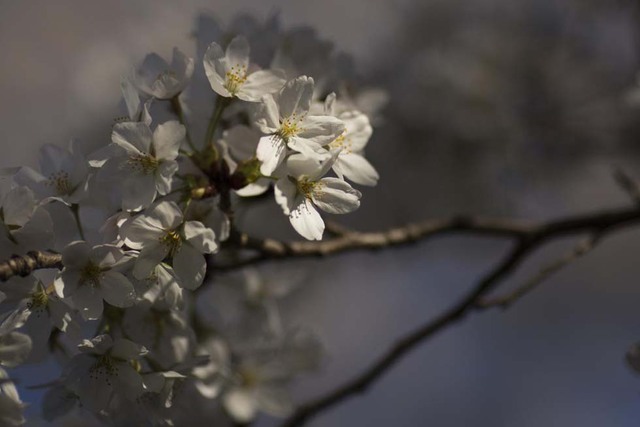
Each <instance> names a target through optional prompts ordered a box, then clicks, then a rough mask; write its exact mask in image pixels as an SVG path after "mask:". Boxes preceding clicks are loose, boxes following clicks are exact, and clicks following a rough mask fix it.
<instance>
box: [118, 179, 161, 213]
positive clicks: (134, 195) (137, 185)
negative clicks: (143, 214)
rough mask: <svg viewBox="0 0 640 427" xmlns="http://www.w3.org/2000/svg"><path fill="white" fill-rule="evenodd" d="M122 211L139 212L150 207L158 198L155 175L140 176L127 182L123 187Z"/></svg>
mask: <svg viewBox="0 0 640 427" xmlns="http://www.w3.org/2000/svg"><path fill="white" fill-rule="evenodd" d="M122 187H123V188H122V209H125V210H130V211H137V210H140V209H143V208H146V207H148V206H150V205H151V204H152V203H153V201H154V200H155V198H156V193H157V190H156V180H155V177H154V176H153V175H138V176H134V177H132V178H130V179H127V180H125V182H124V184H123V186H122Z"/></svg>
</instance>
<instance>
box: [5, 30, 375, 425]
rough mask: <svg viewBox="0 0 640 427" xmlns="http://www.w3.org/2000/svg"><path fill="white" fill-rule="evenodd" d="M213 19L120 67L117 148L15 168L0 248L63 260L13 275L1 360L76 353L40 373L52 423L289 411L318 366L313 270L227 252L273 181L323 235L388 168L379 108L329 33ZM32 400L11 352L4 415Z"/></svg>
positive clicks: (294, 222)
mask: <svg viewBox="0 0 640 427" xmlns="http://www.w3.org/2000/svg"><path fill="white" fill-rule="evenodd" d="M203 22H204V23H203ZM203 22H201V26H200V28H199V29H198V34H197V36H198V45H199V49H198V50H199V51H202V52H199V53H200V54H201V56H200V57H197V58H191V57H189V56H188V55H186V54H184V53H183V52H181V51H180V50H178V49H174V51H173V57H172V59H171V62H167V61H166V60H165V59H163V58H162V57H161V56H159V55H157V54H151V55H148V56H147V57H146V58H145V59H144V61H143V62H142V63H141V64H140V65H139V66H138V67H135V69H134V70H133V71H132V72H131V73H129V74H127V75H125V76H124V77H123V78H122V81H121V89H122V95H123V99H124V102H125V104H126V107H127V112H128V115H127V117H125V118H122V119H118V120H117V122H116V123H115V124H114V126H113V130H112V133H111V138H110V143H109V144H107V145H105V146H103V147H101V148H99V149H98V150H96V151H93V152H90V153H87V150H86V149H85V148H84V147H83V145H82V144H79V143H77V142H75V141H74V142H73V143H72V144H71V145H70V146H69V147H68V148H61V147H59V146H57V145H45V146H44V147H42V149H41V151H40V164H39V168H38V169H33V168H29V167H20V168H17V169H12V170H6V171H4V183H3V188H2V198H1V203H0V227H2V232H0V239H1V240H0V261H1V260H8V259H9V258H10V257H11V256H14V255H18V256H20V255H25V254H26V253H28V252H29V251H33V250H40V251H49V252H52V253H59V254H61V259H62V263H61V264H62V266H63V267H62V268H61V269H60V270H59V271H58V270H41V271H36V272H33V273H32V274H30V275H28V276H26V277H13V278H11V279H10V280H9V281H7V282H5V283H3V284H2V287H0V291H1V292H0V309H1V310H2V311H3V312H4V314H3V315H2V316H1V317H0V366H4V367H6V368H12V367H15V366H17V365H19V364H22V363H37V362H41V361H42V360H44V358H46V357H48V356H49V355H50V353H54V354H56V355H57V356H58V361H60V362H61V363H62V369H61V373H60V376H59V378H56V379H53V380H52V381H48V382H46V383H45V384H42V386H43V387H44V388H45V389H46V392H45V395H44V397H43V410H42V416H43V417H44V418H45V419H46V420H49V421H51V420H54V419H66V418H68V417H73V416H82V417H85V418H83V419H85V421H84V423H85V424H83V425H90V423H92V422H95V423H97V424H100V423H110V424H115V425H146V424H149V423H150V424H151V425H178V424H179V422H178V421H179V420H187V419H192V418H189V417H216V416H221V417H226V418H228V419H232V420H234V421H236V422H239V423H247V422H250V421H251V420H253V419H254V418H255V417H256V416H257V414H258V413H259V412H265V413H268V414H271V415H274V416H286V415H287V414H289V413H290V412H291V411H292V410H293V403H292V400H291V398H290V396H289V392H288V389H287V386H288V384H289V383H290V381H291V380H292V379H293V378H294V377H295V376H297V375H298V374H300V373H302V372H305V371H309V370H312V369H314V368H316V367H317V366H318V365H319V363H320V355H321V345H320V343H319V340H318V339H317V338H316V337H315V336H314V335H313V334H312V333H311V332H309V331H307V330H306V329H304V328H301V327H295V326H291V325H287V322H285V319H284V317H283V316H282V315H281V313H280V311H279V300H281V299H282V298H284V297H286V296H287V294H288V293H289V292H291V290H292V289H294V288H295V286H294V285H295V284H296V283H297V282H301V281H304V279H302V280H299V279H296V278H295V277H292V276H295V275H292V274H291V271H289V270H287V271H286V273H285V272H283V271H282V270H281V269H271V270H268V269H266V270H265V268H260V269H258V270H254V269H243V270H238V271H236V272H234V273H227V274H222V273H221V272H219V271H217V270H216V263H217V260H219V259H223V260H227V261H229V262H230V263H231V264H233V262H234V261H238V260H239V259H240V258H238V257H241V256H242V254H241V253H240V252H241V251H240V250H239V248H238V243H239V240H240V238H239V236H240V235H241V233H242V227H243V225H244V224H242V223H241V221H240V220H239V219H238V215H237V210H238V209H239V207H240V206H242V207H243V208H244V209H246V208H247V207H248V206H251V205H250V204H249V203H248V201H249V200H251V199H253V200H264V197H261V198H257V196H261V195H264V194H266V193H268V192H270V191H271V192H273V197H274V200H275V203H276V204H277V206H279V208H280V209H281V211H282V213H283V214H284V215H285V216H286V217H287V218H288V220H289V222H290V224H291V226H292V227H293V229H294V230H295V231H296V232H297V233H298V234H299V235H300V236H302V237H303V238H305V239H308V240H320V239H322V237H323V234H324V228H325V223H324V220H323V218H322V214H323V213H330V214H346V213H350V212H353V211H354V210H356V209H358V207H359V206H360V199H361V193H360V191H358V189H356V188H354V185H356V186H358V185H362V186H374V185H376V183H377V181H378V173H377V172H376V170H375V168H374V167H373V166H372V165H371V163H369V161H368V160H367V159H366V158H365V156H364V149H365V147H366V145H367V143H368V142H369V139H370V138H371V135H372V126H371V123H370V119H369V115H371V114H372V113H375V111H373V109H372V108H369V107H370V106H368V105H358V99H359V98H358V94H357V93H353V92H351V93H349V92H347V91H346V90H345V89H344V88H345V87H348V86H347V85H346V83H347V78H348V77H349V76H346V75H341V74H340V72H339V69H340V67H338V66H337V65H338V64H337V62H338V61H339V55H337V54H336V53H335V52H334V51H333V50H332V49H331V48H329V47H328V45H327V43H326V42H325V41H323V40H321V39H319V38H318V37H317V36H316V35H315V33H314V32H312V31H310V30H307V29H296V30H283V29H281V28H280V25H279V23H278V22H277V20H272V21H269V22H267V23H266V24H263V23H258V22H256V21H253V20H243V21H242V22H243V25H232V26H231V28H230V29H229V30H228V31H226V32H220V31H217V35H218V38H217V40H209V39H207V37H208V34H209V33H208V32H207V31H205V30H206V25H205V23H206V20H205V21H203ZM239 22H240V21H239ZM214 33H215V31H214ZM253 45H257V46H258V47H259V49H257V50H256V51H255V52H254V51H252V50H251V47H253ZM205 46H206V49H203V47H205ZM254 50H255V48H254ZM199 98H201V99H206V100H207V102H206V103H205V106H204V107H202V108H199V106H198V105H197V103H198V102H197V101H198V99H199ZM167 107H169V109H170V111H171V112H172V114H173V117H170V118H169V119H168V120H165V119H166V110H167ZM200 109H204V110H205V114H207V113H210V119H209V121H208V124H207V126H206V130H205V128H204V127H203V128H202V129H199V128H198V118H199V115H200V113H201V111H200ZM367 113H368V114H367ZM200 130H201V131H200ZM259 225H262V224H259ZM211 283H213V285H211ZM213 401H215V402H216V404H212V402H213ZM24 407H25V404H24V403H23V402H22V401H21V399H20V397H19V395H18V392H17V389H16V387H15V385H14V383H13V381H12V380H11V377H10V376H9V375H8V374H7V372H6V371H5V370H4V369H2V368H0V425H20V424H22V423H24V422H25V418H24V415H23V410H24ZM194 408H197V409H194ZM202 419H205V418H202ZM134 420H139V423H137V424H136V421H134Z"/></svg>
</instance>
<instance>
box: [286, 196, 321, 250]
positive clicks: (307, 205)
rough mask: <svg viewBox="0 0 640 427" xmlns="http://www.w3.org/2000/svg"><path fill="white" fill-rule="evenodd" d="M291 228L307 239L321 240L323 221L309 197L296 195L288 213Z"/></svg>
mask: <svg viewBox="0 0 640 427" xmlns="http://www.w3.org/2000/svg"><path fill="white" fill-rule="evenodd" d="M289 221H290V222H291V225H292V226H293V228H294V229H295V230H296V231H297V232H298V234H300V235H301V236H302V237H304V238H305V239H307V240H322V233H324V221H323V220H322V217H321V216H320V214H319V213H318V211H317V210H316V208H315V206H313V204H312V203H311V201H310V200H309V199H307V198H306V197H304V196H298V201H297V203H296V207H295V209H293V210H292V211H291V213H290V214H289Z"/></svg>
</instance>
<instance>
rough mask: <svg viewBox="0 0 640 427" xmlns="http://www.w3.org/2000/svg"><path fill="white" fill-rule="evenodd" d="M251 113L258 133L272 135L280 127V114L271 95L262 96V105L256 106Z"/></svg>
mask: <svg viewBox="0 0 640 427" xmlns="http://www.w3.org/2000/svg"><path fill="white" fill-rule="evenodd" d="M254 105H256V104H254ZM251 111H252V112H253V121H254V122H255V125H256V126H257V127H258V129H260V131H262V132H264V133H273V132H275V131H277V130H278V128H279V127H280V113H279V109H278V104H277V103H276V100H275V98H274V97H273V95H270V94H269V95H264V96H263V97H262V103H260V104H257V105H256V106H255V107H253V108H252V109H251Z"/></svg>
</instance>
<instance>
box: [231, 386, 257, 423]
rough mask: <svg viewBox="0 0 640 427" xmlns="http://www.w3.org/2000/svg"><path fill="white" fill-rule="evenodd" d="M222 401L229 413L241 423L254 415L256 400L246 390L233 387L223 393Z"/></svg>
mask: <svg viewBox="0 0 640 427" xmlns="http://www.w3.org/2000/svg"><path fill="white" fill-rule="evenodd" d="M222 403H223V404H224V408H225V409H226V410H227V412H229V415H231V417H232V418H233V419H234V420H236V421H239V422H241V423H248V422H250V421H251V420H253V419H254V418H255V416H256V412H257V408H256V402H255V400H254V399H253V397H252V396H251V394H250V392H249V391H248V390H244V389H233V390H231V391H229V392H227V393H225V394H224V396H223V397H222Z"/></svg>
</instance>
